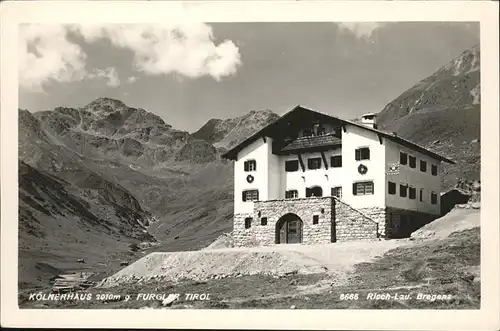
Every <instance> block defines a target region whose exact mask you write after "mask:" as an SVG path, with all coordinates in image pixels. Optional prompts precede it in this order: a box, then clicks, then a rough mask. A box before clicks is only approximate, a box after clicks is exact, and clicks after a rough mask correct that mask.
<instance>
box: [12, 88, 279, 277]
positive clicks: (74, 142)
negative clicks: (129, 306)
mask: <svg viewBox="0 0 500 331" xmlns="http://www.w3.org/2000/svg"><path fill="white" fill-rule="evenodd" d="M272 119H273V117H272V116H271V115H269V114H266V113H264V114H261V113H260V112H252V113H251V114H250V115H249V116H243V117H242V118H239V119H237V120H234V121H233V122H234V123H236V124H235V125H234V126H232V127H231V128H230V130H228V131H227V133H229V134H230V137H233V138H231V140H232V141H233V140H234V139H237V137H243V136H244V135H246V134H247V133H248V134H251V133H252V132H251V130H258V129H260V127H261V126H263V125H266V124H267V122H266V120H268V121H270V120H272ZM249 130H250V131H249ZM231 132H232V133H231ZM214 133H215V135H219V136H222V138H225V137H226V136H225V135H221V134H219V133H217V132H214ZM19 161H20V162H19V192H20V195H19V199H20V204H19V216H20V222H19V230H20V231H19V238H20V256H21V259H20V266H19V268H20V275H21V277H20V282H21V283H22V284H24V286H34V285H36V284H39V283H40V279H38V278H40V277H42V278H44V277H45V278H44V279H45V280H46V278H47V277H46V276H47V273H48V275H50V276H53V274H52V273H53V272H55V270H59V271H60V270H63V269H64V270H66V269H67V268H68V266H69V267H70V268H76V267H78V266H77V265H75V262H76V260H78V259H79V258H85V259H86V260H87V261H91V262H87V267H89V268H95V267H96V263H97V264H99V263H100V264H99V265H103V264H107V265H109V264H110V263H111V264H112V263H116V262H117V261H115V260H113V259H110V258H109V255H110V254H111V256H118V257H117V258H116V259H118V258H123V257H125V258H126V257H127V256H128V255H127V254H129V253H130V251H129V245H130V244H133V243H135V244H137V243H139V242H142V241H154V240H155V238H156V239H158V240H159V241H160V242H161V247H160V248H158V249H162V250H179V249H196V248H201V247H204V246H206V245H208V244H209V243H210V242H211V241H213V240H214V239H215V238H216V237H217V236H218V235H220V234H221V233H223V232H225V231H228V230H229V229H230V228H231V226H232V222H231V220H232V197H233V193H232V180H233V177H232V166H231V164H229V163H228V162H226V161H224V160H220V157H219V151H218V150H217V148H216V147H215V146H213V145H212V143H211V142H209V141H206V140H205V139H198V138H196V137H193V136H192V135H190V134H189V133H188V132H186V131H181V130H176V129H173V128H172V127H171V126H170V125H169V124H166V123H165V122H164V121H163V120H162V119H161V118H160V117H158V116H156V115H154V114H152V113H149V112H147V111H145V110H143V109H137V108H131V107H128V106H126V105H125V104H123V103H122V102H121V101H118V100H114V99H109V98H99V99H97V100H94V101H92V102H91V103H89V104H88V105H86V106H85V107H82V108H67V107H66V108H62V107H59V108H56V109H54V110H51V111H40V112H35V113H31V112H29V111H27V110H19ZM155 215H156V216H155ZM157 220H158V222H156V221H157ZM55 238H57V239H55ZM102 243H106V245H105V246H103V245H102ZM95 246H97V247H99V250H98V251H94V250H93V249H88V247H95ZM68 247H71V248H70V249H68ZM40 252H45V253H43V254H41V255H40ZM68 254H69V256H70V257H67V258H66V256H67V255H68ZM40 256H42V257H43V258H41V259H40ZM34 261H35V262H36V263H35V262H34ZM104 261H107V262H106V263H104ZM113 261H114V262H113ZM118 262H119V261H118ZM80 268H81V266H80ZM40 270H44V272H41V271H40Z"/></svg>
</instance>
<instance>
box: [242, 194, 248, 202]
mask: <svg viewBox="0 0 500 331" xmlns="http://www.w3.org/2000/svg"><path fill="white" fill-rule="evenodd" d="M241 193H242V196H241V200H243V202H245V201H247V196H246V194H245V191H243V192H241Z"/></svg>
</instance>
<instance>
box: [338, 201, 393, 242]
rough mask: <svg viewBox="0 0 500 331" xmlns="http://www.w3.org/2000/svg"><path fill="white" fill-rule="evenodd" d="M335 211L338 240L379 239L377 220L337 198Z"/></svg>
mask: <svg viewBox="0 0 500 331" xmlns="http://www.w3.org/2000/svg"><path fill="white" fill-rule="evenodd" d="M335 213H336V215H335V224H336V226H335V232H336V233H335V237H336V241H349V240H361V239H372V240H374V239H377V237H378V235H377V232H378V227H379V226H378V224H377V222H376V221H374V220H373V219H371V218H370V217H367V216H366V215H365V214H363V213H361V212H360V211H359V210H357V209H354V208H352V207H351V206H349V205H348V204H346V203H344V202H342V201H340V200H337V201H336V204H335ZM384 216H385V214H384Z"/></svg>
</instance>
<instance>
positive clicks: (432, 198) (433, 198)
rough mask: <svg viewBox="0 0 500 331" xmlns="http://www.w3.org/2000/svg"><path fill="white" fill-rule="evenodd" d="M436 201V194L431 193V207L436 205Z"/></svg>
mask: <svg viewBox="0 0 500 331" xmlns="http://www.w3.org/2000/svg"><path fill="white" fill-rule="evenodd" d="M437 201H438V196H437V194H436V193H434V192H432V193H431V203H432V204H433V205H435V204H437Z"/></svg>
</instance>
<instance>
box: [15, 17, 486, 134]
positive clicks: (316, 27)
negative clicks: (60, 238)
mask: <svg viewBox="0 0 500 331" xmlns="http://www.w3.org/2000/svg"><path fill="white" fill-rule="evenodd" d="M476 44H479V24H477V23H465V22H458V23H441V22H436V23H433V22H422V23H419V22H394V23H377V22H365V23H333V22H322V23H320V22H313V23H295V22H292V23H260V22H259V23H214V24H212V23H190V24H182V25H168V24H166V25H147V24H125V25H118V24H107V25H60V24H57V25H56V24H54V25H43V26H39V25H35V24H29V25H23V26H22V27H21V30H20V44H19V62H18V66H19V108H23V109H29V110H30V111H32V112H36V111H41V110H51V109H54V108H55V107H59V106H65V107H83V106H85V105H86V104H88V103H89V102H91V101H92V100H95V99H96V98H98V97H110V98H115V99H119V100H121V101H123V102H124V103H125V104H127V105H128V106H131V107H136V108H143V109H145V110H147V111H150V112H153V113H155V114H157V115H159V116H161V117H162V118H163V119H164V120H165V122H166V123H168V124H170V125H172V126H173V127H174V128H177V129H181V130H186V131H189V132H194V131H196V130H198V129H199V128H200V127H201V126H202V125H203V124H205V123H206V122H207V121H208V120H210V119H211V118H221V119H226V118H233V117H237V116H242V115H244V114H246V113H248V112H249V111H251V110H263V109H270V110H272V111H274V112H276V113H278V114H283V113H285V112H287V111H289V110H290V109H292V108H293V107H295V106H296V105H302V106H306V107H309V108H311V109H314V110H317V111H321V112H323V113H327V114H332V115H335V116H338V117H341V118H346V119H350V118H354V117H357V116H359V115H361V114H363V113H368V112H378V111H380V110H382V109H383V108H384V106H385V105H386V104H388V103H389V102H391V101H392V100H393V99H395V98H396V97H398V96H399V95H400V94H401V93H402V92H404V91H405V90H407V89H408V88H410V87H412V86H413V85H415V84H416V83H418V82H419V81H420V80H422V79H424V78H425V77H427V76H429V75H430V74H432V73H433V72H435V71H436V70H437V69H439V68H440V67H441V66H443V65H445V64H446V63H448V62H449V61H451V60H452V59H453V58H455V57H457V56H459V55H460V54H461V53H462V52H463V51H464V50H466V49H468V48H470V47H472V46H474V45H476Z"/></svg>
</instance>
